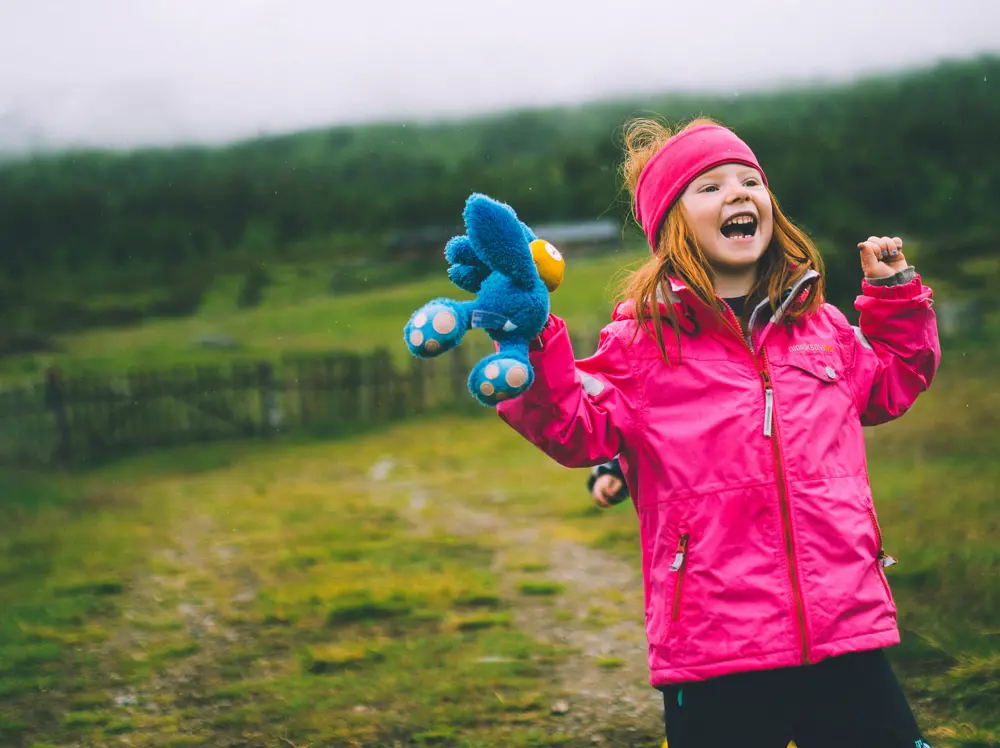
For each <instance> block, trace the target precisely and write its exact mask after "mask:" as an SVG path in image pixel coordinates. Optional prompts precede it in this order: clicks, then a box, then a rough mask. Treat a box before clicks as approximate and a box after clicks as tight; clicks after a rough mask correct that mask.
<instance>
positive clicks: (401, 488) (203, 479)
mask: <svg viewBox="0 0 1000 748" xmlns="http://www.w3.org/2000/svg"><path fill="white" fill-rule="evenodd" d="M986 363H988V362H982V361H979V362H976V363H975V364H974V365H972V366H971V367H970V366H969V365H968V364H967V362H963V363H962V364H961V365H958V364H956V365H949V366H946V367H945V370H944V371H943V373H942V379H941V380H939V383H938V386H936V388H935V390H934V391H933V392H932V393H931V394H929V395H928V396H927V397H926V398H925V399H924V400H922V401H921V402H920V403H918V404H917V406H916V407H915V408H914V410H913V411H912V412H911V413H910V414H908V415H907V416H906V417H905V418H904V419H902V420H901V421H900V422H898V423H896V424H892V425H889V426H887V427H880V428H878V429H873V430H871V431H870V433H869V436H870V439H871V445H872V447H871V459H870V463H871V472H872V483H873V488H874V491H875V497H876V499H875V500H876V506H877V507H878V510H879V514H880V519H881V523H882V528H883V533H884V535H885V540H886V546H887V550H889V552H890V553H892V554H893V555H895V556H897V557H898V558H899V559H900V564H899V565H898V566H894V567H892V568H890V569H889V570H888V575H889V580H890V583H891V585H892V588H893V592H894V594H895V596H896V600H897V603H898V607H899V620H900V625H901V627H902V628H903V644H902V645H901V646H900V647H897V648H895V649H894V650H892V651H891V657H892V659H893V661H894V663H895V665H896V667H897V669H898V671H899V673H900V674H901V677H902V679H903V682H904V686H905V688H906V690H907V692H908V693H909V695H910V697H911V699H912V700H913V703H914V704H915V706H916V708H917V709H918V712H919V716H920V719H921V721H922V723H923V724H924V725H925V726H926V731H927V734H928V737H929V739H930V740H931V741H932V742H933V743H934V745H935V746H964V747H965V748H972V746H997V745H1000V709H998V708H997V705H998V704H1000V630H998V627H997V621H1000V548H998V547H997V545H996V541H995V539H996V537H997V530H998V527H1000V495H998V493H997V490H996V486H997V485H1000V463H997V461H996V460H995V457H994V456H995V454H996V453H997V450H998V448H1000V431H998V430H997V428H996V426H997V425H998V420H1000V395H998V394H997V392H996V388H995V386H994V384H993V380H992V378H991V377H989V376H985V375H984V376H982V377H974V376H970V374H969V372H970V371H976V370H983V371H988V370H989V367H988V366H986ZM967 406H968V407H967ZM376 465H378V466H380V467H379V469H378V470H377V471H376V470H373V469H372V468H373V466H376ZM376 475H380V476H382V479H378V478H377V477H375V476H376ZM584 485H585V473H584V472H583V471H570V470H565V469H563V468H560V467H559V466H557V465H555V464H554V463H552V462H550V461H548V460H547V459H545V458H544V457H543V456H542V455H541V454H539V453H538V452H536V451H535V450H534V449H533V448H532V447H530V446H529V445H527V444H526V443H524V442H523V441H522V440H521V439H520V438H519V437H517V436H516V435H515V434H513V432H511V431H510V430H509V429H507V428H506V427H505V426H503V425H502V424H500V423H499V422H497V421H495V420H494V419H492V418H490V417H488V416H487V417H482V418H450V419H440V420H435V421H433V422H429V423H426V424H408V425H405V426H401V427H398V428H395V429H392V430H390V431H386V432H384V433H381V434H371V435H367V436H365V437H364V438H361V439H357V440H355V441H353V442H350V443H348V442H331V443H322V444H316V443H314V444H301V443H300V444H288V445H262V444H252V445H243V446H232V445H219V446H215V447H211V448H198V449H186V450H176V451H173V452H164V453H160V454H156V455H150V456H148V457H145V458H139V459H134V460H131V461H129V462H127V463H122V464H119V465H117V466H113V467H108V468H105V469H102V470H100V471H96V472H91V473H88V474H84V475H66V476H64V475H58V474H56V475H44V476H40V475H29V474H20V473H9V472H6V473H0V496H2V497H3V501H2V508H0V519H2V524H0V745H3V746H11V748H22V747H23V748H28V747H29V746H35V747H36V748H40V747H41V746H46V745H49V746H69V745H119V744H125V743H124V740H125V739H127V741H128V744H129V745H132V746H182V745H207V746H237V745H247V746H250V745H254V746H257V745H260V746H285V747H287V746H289V745H296V746H307V745H310V746H320V745H345V746H382V745H400V746H422V745H439V746H441V745H443V746H501V745H502V746H548V745H560V744H570V745H572V744H575V743H573V741H572V740H570V739H569V738H567V737H566V736H562V735H560V734H559V727H560V724H561V722H560V720H561V717H560V716H559V715H558V714H553V712H552V709H551V706H552V704H553V703H555V702H556V701H557V700H558V699H559V698H560V696H561V695H560V693H559V689H558V687H557V685H556V684H555V682H554V679H553V673H554V667H555V666H556V665H557V664H558V663H559V662H560V661H561V659H562V658H563V657H564V656H565V655H564V653H562V652H559V651H556V650H553V649H551V648H548V647H545V646H543V645H541V644H539V643H537V642H536V641H534V640H533V639H532V637H531V632H530V631H519V630H517V628H516V627H514V625H513V623H512V621H513V617H512V615H511V613H512V606H514V605H517V604H518V603H517V601H518V599H530V600H531V602H532V604H538V603H539V602H540V601H541V602H543V603H544V604H545V605H546V606H551V607H552V611H553V615H554V617H555V619H556V620H564V621H566V622H567V624H568V625H577V624H571V623H570V622H572V621H577V622H578V625H582V626H586V627H593V628H601V627H605V626H609V625H612V624H614V623H615V620H614V613H613V612H612V611H611V609H610V608H609V607H607V606H606V605H603V604H602V600H600V599H594V600H592V601H590V607H589V608H588V609H587V610H582V611H572V610H566V609H565V605H564V602H563V601H562V597H563V596H562V595H561V594H560V587H559V585H558V584H556V583H554V582H552V581H551V580H549V579H547V578H546V572H547V571H548V568H547V565H546V563H545V560H544V557H543V556H541V555H538V554H537V552H536V550H533V549H531V548H513V549H508V553H507V567H506V569H501V570H498V569H496V568H495V566H494V558H495V551H496V550H497V548H496V545H495V544H496V542H497V540H496V538H495V537H494V536H493V535H491V533H489V532H488V531H483V532H482V533H475V532H467V533H463V534H462V536H461V537H457V536H454V535H450V534H446V533H443V532H441V531H439V530H429V529H428V528H427V527H422V526H421V524H420V522H419V521H418V520H417V519H415V516H417V515H420V513H423V515H426V516H433V517H443V516H446V515H447V514H448V513H449V512H450V511H452V508H453V507H454V506H455V505H456V504H457V503H462V504H464V505H467V506H470V507H473V508H475V509H477V510H481V511H482V512H487V513H488V512H496V513H498V514H507V515H517V516H518V517H521V518H524V519H526V520H528V521H530V522H531V523H532V524H533V525H534V526H536V527H537V528H538V529H539V530H540V531H541V533H542V538H543V540H544V538H553V539H554V538H570V539H572V540H574V541H576V542H581V543H584V544H587V545H590V546H592V547H595V548H600V549H602V550H604V551H605V552H609V553H613V554H615V555H619V556H620V557H622V558H623V559H626V560H627V561H628V562H629V563H632V564H636V565H637V564H638V563H639V555H638V545H637V540H638V537H637V529H636V522H635V516H634V512H633V511H632V509H631V506H630V505H629V504H628V503H626V504H623V505H621V506H619V507H616V508H614V509H611V510H608V511H599V510H596V509H592V508H590V506H589V499H588V497H587V496H586V494H585V491H584ZM417 499H419V501H420V506H421V507H422V508H421V509H420V511H419V512H416V513H415V512H414V509H413V507H414V502H415V501H416V500H417ZM423 515H422V516H423ZM504 573H511V574H517V575H519V576H518V580H519V582H518V584H515V586H514V589H515V591H516V596H515V597H514V598H511V599H505V598H504V596H503V595H502V594H501V591H500V590H501V584H500V577H499V575H500V574H504ZM621 665H622V663H621V662H620V661H619V660H616V659H615V658H606V659H601V658H594V660H593V666H594V667H595V668H607V669H608V670H613V669H615V668H618V667H620V666H621ZM634 727H635V728H637V731H636V732H634V733H625V732H624V729H625V728H624V726H622V725H595V726H594V728H593V729H594V730H595V731H597V732H602V731H603V732H602V734H604V735H606V736H607V740H608V741H612V742H613V741H614V740H617V741H618V742H617V743H614V742H613V744H618V745H636V746H638V745H647V746H652V745H655V744H656V742H657V741H656V736H657V734H658V732H659V729H660V727H659V725H658V724H653V725H636V726H634ZM587 742H589V741H587Z"/></svg>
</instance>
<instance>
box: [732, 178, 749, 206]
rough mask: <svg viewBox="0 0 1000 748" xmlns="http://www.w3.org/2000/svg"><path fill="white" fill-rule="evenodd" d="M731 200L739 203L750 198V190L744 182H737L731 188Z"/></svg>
mask: <svg viewBox="0 0 1000 748" xmlns="http://www.w3.org/2000/svg"><path fill="white" fill-rule="evenodd" d="M728 197H729V202H733V203H739V202H743V201H744V200H749V199H750V190H749V189H747V186H746V185H745V184H743V183H742V182H737V183H736V184H734V185H732V186H731V187H730V188H729V195H728Z"/></svg>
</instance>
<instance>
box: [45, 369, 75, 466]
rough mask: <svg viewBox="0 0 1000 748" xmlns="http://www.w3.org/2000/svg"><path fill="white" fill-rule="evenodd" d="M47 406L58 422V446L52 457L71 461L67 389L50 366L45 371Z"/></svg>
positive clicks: (62, 460)
mask: <svg viewBox="0 0 1000 748" xmlns="http://www.w3.org/2000/svg"><path fill="white" fill-rule="evenodd" d="M45 407H46V408H48V409H49V410H51V411H52V415H53V417H54V418H55V422H56V448H55V453H54V454H53V455H52V457H53V459H55V460H56V462H69V461H70V460H71V459H72V456H73V452H72V441H71V439H70V433H69V419H68V418H67V417H66V390H65V388H64V386H63V381H62V377H61V376H60V375H59V370H58V369H56V368H55V367H50V368H49V370H48V371H47V372H46V373H45Z"/></svg>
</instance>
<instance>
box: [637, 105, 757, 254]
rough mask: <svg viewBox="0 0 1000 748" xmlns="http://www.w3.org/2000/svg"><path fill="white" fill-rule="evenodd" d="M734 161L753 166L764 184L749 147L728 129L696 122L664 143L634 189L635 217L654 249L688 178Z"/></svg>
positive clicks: (690, 179) (647, 165) (690, 178)
mask: <svg viewBox="0 0 1000 748" xmlns="http://www.w3.org/2000/svg"><path fill="white" fill-rule="evenodd" d="M733 163H735V164H746V165H747V166H752V167H753V168H755V169H756V170H757V171H759V172H760V176H761V179H763V180H764V185H765V186H766V185H767V177H766V176H765V175H764V170H763V169H761V168H760V164H759V163H757V157H756V156H754V155H753V151H751V150H750V146H748V145H747V144H746V143H744V142H743V141H742V140H740V139H739V138H738V137H736V134H735V133H734V132H733V131H732V130H729V129H728V128H725V127H720V126H719V125H699V126H697V127H692V128H691V129H690V130H684V131H683V132H680V133H678V134H677V135H675V136H674V137H672V138H671V139H670V140H668V141H667V142H666V143H664V145H663V147H662V148H660V150H659V151H657V153H656V155H655V156H653V158H651V159H650V160H649V163H647V164H646V166H645V167H644V168H643V170H642V174H641V175H640V177H639V183H638V184H637V185H636V190H635V209H636V217H637V218H638V219H639V223H640V224H642V230H643V232H645V234H646V238H647V239H649V246H650V247H652V248H653V251H654V252H655V251H656V237H657V235H658V234H659V233H660V226H661V225H662V224H663V219H664V217H665V216H666V215H667V211H668V210H670V206H671V205H673V204H674V201H675V200H677V198H678V197H680V194H681V193H682V192H683V191H684V190H685V188H686V187H687V186H688V185H689V184H690V183H691V181H692V180H693V179H694V178H695V177H697V176H698V175H699V174H701V173H702V172H704V171H707V170H709V169H713V168H715V167H716V166H719V165H721V164H733Z"/></svg>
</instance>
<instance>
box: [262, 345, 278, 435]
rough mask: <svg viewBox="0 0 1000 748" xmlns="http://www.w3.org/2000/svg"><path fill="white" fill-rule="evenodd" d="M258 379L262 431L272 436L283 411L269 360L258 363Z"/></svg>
mask: <svg viewBox="0 0 1000 748" xmlns="http://www.w3.org/2000/svg"><path fill="white" fill-rule="evenodd" d="M257 381H258V383H259V387H260V420H261V433H263V434H264V436H270V435H272V434H274V433H276V432H277V431H278V428H279V427H280V425H281V411H280V410H279V409H278V399H277V396H276V394H275V391H274V367H273V366H272V365H271V363H270V362H268V361H262V362H261V363H260V364H258V365H257Z"/></svg>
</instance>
